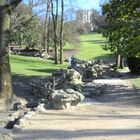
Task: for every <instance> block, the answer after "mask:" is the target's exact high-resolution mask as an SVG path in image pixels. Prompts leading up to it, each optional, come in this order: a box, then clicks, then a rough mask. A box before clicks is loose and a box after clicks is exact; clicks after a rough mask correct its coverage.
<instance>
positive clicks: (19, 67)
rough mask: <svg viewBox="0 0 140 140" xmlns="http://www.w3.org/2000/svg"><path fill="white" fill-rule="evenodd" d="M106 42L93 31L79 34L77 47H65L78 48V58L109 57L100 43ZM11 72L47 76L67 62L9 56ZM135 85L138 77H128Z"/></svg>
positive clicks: (64, 65) (138, 82) (139, 82)
mask: <svg viewBox="0 0 140 140" xmlns="http://www.w3.org/2000/svg"><path fill="white" fill-rule="evenodd" d="M104 43H106V39H105V38H103V37H102V35H101V34H97V33H93V34H87V35H81V44H80V45H79V47H75V46H73V45H71V44H67V45H66V46H65V49H78V50H79V51H78V54H77V55H76V56H77V57H78V58H80V59H96V58H103V59H110V54H111V53H110V52H109V51H104V50H103V49H102V47H101V44H104ZM10 62H11V69H12V74H19V75H25V76H47V75H50V74H51V73H52V71H53V70H55V69H61V68H62V69H65V68H67V66H68V64H66V63H65V64H63V65H55V64H54V62H53V61H48V60H43V59H41V58H35V57H24V56H14V55H12V56H10ZM128 80H130V82H131V83H132V84H133V85H134V86H136V87H140V77H135V78H133V77H132V78H130V79H128Z"/></svg>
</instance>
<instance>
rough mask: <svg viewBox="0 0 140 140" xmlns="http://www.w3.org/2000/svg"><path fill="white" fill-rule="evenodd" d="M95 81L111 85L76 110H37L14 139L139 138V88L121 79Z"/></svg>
mask: <svg viewBox="0 0 140 140" xmlns="http://www.w3.org/2000/svg"><path fill="white" fill-rule="evenodd" d="M94 83H105V84H108V85H107V86H106V88H105V91H104V93H103V94H102V95H101V96H98V97H96V98H93V101H92V102H89V104H87V103H82V104H81V105H79V107H77V108H76V109H71V110H46V111H45V112H42V113H37V114H35V115H34V116H33V117H32V118H31V119H27V125H26V127H25V128H24V130H23V131H19V132H14V133H13V137H14V138H13V139H14V140H140V90H139V89H135V88H133V87H131V85H130V84H129V83H128V82H127V81H126V80H121V79H106V80H95V81H94ZM89 84H91V83H89Z"/></svg>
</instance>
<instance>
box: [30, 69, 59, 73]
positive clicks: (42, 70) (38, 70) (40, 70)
mask: <svg viewBox="0 0 140 140" xmlns="http://www.w3.org/2000/svg"><path fill="white" fill-rule="evenodd" d="M28 70H30V71H33V72H43V73H52V72H54V71H55V70H57V69H28Z"/></svg>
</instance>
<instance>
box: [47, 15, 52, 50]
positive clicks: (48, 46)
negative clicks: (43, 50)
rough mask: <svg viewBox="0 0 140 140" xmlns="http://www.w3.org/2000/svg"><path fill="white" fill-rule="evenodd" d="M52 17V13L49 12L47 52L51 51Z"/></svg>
mask: <svg viewBox="0 0 140 140" xmlns="http://www.w3.org/2000/svg"><path fill="white" fill-rule="evenodd" d="M50 19H51V17H50V13H49V19H48V24H47V28H48V30H47V52H49V51H50V21H51V20H50Z"/></svg>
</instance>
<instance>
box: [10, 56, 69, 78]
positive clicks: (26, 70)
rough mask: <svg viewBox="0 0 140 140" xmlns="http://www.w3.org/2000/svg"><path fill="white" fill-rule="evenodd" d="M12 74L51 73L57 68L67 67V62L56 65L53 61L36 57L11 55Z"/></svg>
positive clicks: (39, 74)
mask: <svg viewBox="0 0 140 140" xmlns="http://www.w3.org/2000/svg"><path fill="white" fill-rule="evenodd" d="M10 61H11V69H12V74H21V75H27V76H32V75H38V76H41V75H42V76H43V75H49V74H51V72H52V71H53V70H55V69H61V68H63V69H65V68H67V64H63V65H55V64H54V62H53V61H49V60H43V59H41V58H35V57H24V56H14V55H12V56H10Z"/></svg>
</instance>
